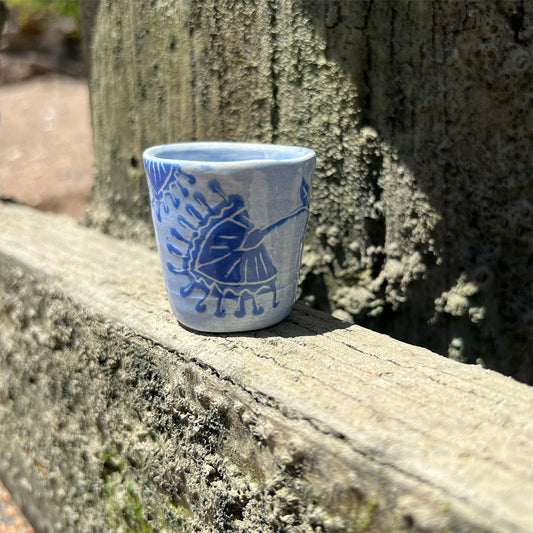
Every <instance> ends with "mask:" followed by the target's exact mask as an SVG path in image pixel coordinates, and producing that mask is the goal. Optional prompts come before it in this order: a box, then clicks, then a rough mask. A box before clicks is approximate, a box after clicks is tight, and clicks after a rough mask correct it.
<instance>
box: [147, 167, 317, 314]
mask: <svg viewBox="0 0 533 533" xmlns="http://www.w3.org/2000/svg"><path fill="white" fill-rule="evenodd" d="M146 170H147V174H148V177H149V183H150V187H151V190H152V205H153V207H154V213H155V214H156V217H157V220H158V221H159V222H161V212H162V210H163V211H164V212H165V213H167V214H168V213H169V211H170V208H169V206H168V204H167V201H168V202H171V203H172V205H173V206H174V207H176V208H178V207H180V206H181V209H180V213H181V214H180V215H178V216H177V217H176V223H175V224H174V225H172V226H171V227H170V230H169V235H168V239H167V243H166V247H167V250H168V252H169V253H170V254H171V256H172V258H173V259H172V261H168V262H167V265H166V266H167V269H168V270H169V271H170V272H171V273H173V274H175V275H178V276H186V277H187V278H188V283H187V285H186V286H184V287H182V288H181V289H180V294H181V296H182V297H185V298H188V297H193V291H194V293H195V295H194V298H195V299H197V297H198V294H199V293H203V294H202V295H201V297H200V298H199V299H198V301H197V303H196V305H195V309H196V311H198V312H200V313H201V312H204V311H206V308H207V307H206V305H205V301H206V299H207V298H208V297H209V296H212V297H215V298H216V299H217V303H216V309H215V311H214V316H216V317H223V316H225V315H226V310H225V305H224V304H225V302H226V301H227V300H236V301H237V310H236V311H235V313H234V314H235V316H236V317H237V318H242V317H244V316H245V315H246V307H247V306H246V302H247V301H250V303H251V310H252V314H254V315H260V314H262V313H263V312H264V309H263V307H261V306H260V305H258V304H257V302H256V296H258V295H261V294H267V293H272V307H273V308H275V307H277V306H278V303H279V302H278V301H277V290H276V277H277V276H276V275H277V269H276V267H275V265H274V264H273V263H272V260H271V258H270V256H269V254H268V251H267V249H266V247H265V244H264V240H265V238H266V236H267V235H268V234H269V233H270V232H271V231H272V230H273V229H275V228H277V227H279V226H281V225H282V224H285V223H286V222H287V221H289V220H291V219H292V218H295V217H297V216H298V215H300V214H302V213H307V211H308V206H309V185H308V184H307V183H306V181H305V179H304V178H302V183H301V186H300V199H301V205H300V206H299V207H298V208H297V209H295V210H294V211H292V212H291V213H289V214H287V215H286V216H284V217H282V218H280V219H279V220H277V221H276V222H274V223H273V224H270V225H268V226H265V227H262V228H258V227H256V226H255V225H254V224H253V222H252V221H251V219H250V216H249V214H248V209H247V207H246V205H245V202H244V200H243V198H242V196H240V195H237V194H230V195H227V194H226V193H225V191H224V190H223V188H222V186H221V185H220V183H219V182H218V181H217V180H211V181H209V183H208V191H206V194H208V195H209V197H210V198H211V201H208V200H207V198H206V196H205V195H204V194H203V193H202V192H201V191H200V190H198V189H199V187H198V184H197V182H196V178H195V177H194V176H193V175H191V174H189V173H187V172H184V171H183V170H182V169H181V167H180V166H179V165H177V164H176V163H172V164H169V163H166V162H164V161H161V160H158V161H149V162H148V166H147V168H146Z"/></svg>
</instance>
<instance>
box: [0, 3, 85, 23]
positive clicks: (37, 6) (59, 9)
mask: <svg viewBox="0 0 533 533" xmlns="http://www.w3.org/2000/svg"><path fill="white" fill-rule="evenodd" d="M4 3H5V4H6V6H7V7H8V9H14V8H15V9H17V10H18V11H19V13H20V16H21V17H22V18H27V17H29V16H31V15H32V14H34V13H39V12H40V13H43V12H44V13H51V14H55V15H59V16H61V17H71V18H73V19H75V20H76V21H79V20H80V6H79V2H78V0H4Z"/></svg>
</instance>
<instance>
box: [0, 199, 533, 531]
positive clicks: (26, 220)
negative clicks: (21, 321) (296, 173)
mask: <svg viewBox="0 0 533 533" xmlns="http://www.w3.org/2000/svg"><path fill="white" fill-rule="evenodd" d="M0 265H1V266H0V268H1V269H2V274H1V276H2V278H4V279H8V278H9V279H18V280H19V281H18V282H17V284H18V286H17V287H12V286H11V287H6V291H7V292H10V293H18V294H19V296H20V294H26V296H27V297H29V296H31V295H29V292H28V291H30V289H31V286H30V285H25V282H24V279H30V278H31V277H32V276H33V277H36V279H40V280H41V281H40V285H39V284H38V286H39V287H40V289H38V290H37V291H36V294H35V295H34V296H33V297H34V298H36V299H37V300H38V299H39V298H40V296H39V294H45V293H51V294H59V295H63V296H59V297H58V298H64V299H65V301H70V302H72V305H75V306H76V308H79V309H82V310H84V311H83V312H84V313H85V315H84V316H85V317H89V318H86V319H85V320H90V321H92V322H94V321H95V320H96V322H97V323H98V324H100V325H99V326H98V327H96V326H94V325H93V326H92V327H93V329H95V331H96V330H97V329H98V328H100V327H101V324H108V327H109V328H112V329H113V328H115V330H116V328H117V327H119V326H120V327H122V328H125V331H126V332H129V333H127V334H126V335H125V336H124V338H123V343H126V344H127V343H128V342H132V341H130V340H128V339H137V340H138V341H140V340H142V341H143V342H145V341H147V342H149V343H150V345H151V346H152V347H153V348H152V350H156V351H157V350H162V355H161V356H160V358H159V359H158V360H159V363H158V365H159V366H157V365H156V366H155V367H154V368H153V370H152V371H151V374H150V375H151V376H152V374H154V375H155V374H157V375H159V374H160V373H163V374H164V372H166V374H164V378H161V379H162V382H161V383H163V385H161V387H162V390H159V391H155V392H154V395H153V400H151V401H153V402H154V403H153V409H154V410H157V408H158V407H159V404H160V403H161V402H164V395H165V394H167V395H170V396H168V397H171V396H172V394H171V392H172V391H173V390H174V388H175V387H176V386H177V383H178V382H179V379H182V378H179V375H181V374H179V372H178V368H177V367H176V368H174V367H173V366H172V365H174V364H175V365H178V367H179V365H184V364H185V365H190V368H192V369H194V372H199V374H198V375H199V376H201V375H202V372H207V373H208V374H209V383H210V384H211V385H210V386H211V387H212V389H211V390H209V389H208V390H205V389H202V390H203V393H202V394H204V395H206V396H207V397H209V396H210V395H212V396H213V397H215V396H217V395H218V396H222V397H225V401H226V402H229V403H230V404H231V405H232V406H233V408H235V409H236V410H237V411H238V408H236V407H235V406H236V405H241V406H244V407H242V410H241V411H240V413H241V415H242V417H244V419H246V417H248V424H249V425H248V426H247V425H246V423H244V426H242V424H243V423H242V421H241V426H239V428H240V429H238V430H237V429H235V428H236V427H237V426H235V427H234V428H233V430H231V431H230V432H229V434H228V438H229V439H230V440H231V441H232V442H233V444H234V445H235V446H237V447H239V446H240V445H243V444H242V442H244V440H245V439H244V437H243V435H245V434H246V432H247V431H248V432H252V433H253V434H254V435H255V438H256V439H257V440H256V442H255V446H257V448H253V449H251V448H246V449H247V450H248V452H246V453H250V454H251V456H252V455H253V456H254V457H258V459H257V465H258V466H256V467H255V468H257V469H259V471H261V472H262V473H261V474H260V475H259V478H258V479H259V481H257V480H256V481H255V483H259V486H262V485H261V484H262V483H263V485H264V484H268V482H270V481H272V477H271V476H272V472H273V471H274V470H275V469H274V470H272V468H274V467H272V464H271V463H268V460H267V459H266V457H267V456H268V457H278V458H279V457H282V456H284V455H287V454H288V456H289V459H287V460H286V461H285V465H286V466H285V468H288V467H287V464H292V465H293V466H294V465H296V466H298V468H300V470H299V473H298V475H297V477H296V479H298V480H299V481H298V483H300V485H299V486H300V492H298V491H296V494H297V495H296V496H295V495H294V493H292V498H296V500H295V502H300V503H302V502H303V503H302V509H303V511H302V516H305V517H306V518H305V520H307V521H305V520H304V525H305V524H307V526H306V527H308V528H309V527H311V525H310V524H311V522H310V521H309V520H311V519H310V518H309V517H310V516H313V515H312V513H313V511H312V509H315V510H316V508H318V507H320V508H321V509H326V510H327V513H329V514H328V516H330V517H331V516H332V517H333V518H330V521H329V522H327V520H326V521H323V522H320V520H319V521H318V522H316V523H321V524H322V526H323V528H324V531H337V530H343V531H344V530H353V531H359V530H366V529H365V528H364V527H363V525H364V522H365V520H366V518H365V516H366V515H365V512H367V514H368V517H367V518H368V523H367V524H366V526H365V527H372V529H369V530H372V531H392V530H394V531H396V530H401V529H402V528H403V529H409V527H411V528H413V530H416V531H429V530H431V531H443V532H444V531H448V530H451V531H494V532H496V531H501V532H503V531H508V532H511V531H513V532H524V533H526V532H529V531H531V530H533V506H532V505H531V501H532V498H533V416H532V413H533V390H532V389H531V388H529V387H527V386H525V385H521V384H519V383H517V382H515V381H514V380H512V379H510V378H505V377H503V376H501V375H499V374H497V373H495V372H492V371H489V370H485V369H483V368H481V367H479V366H467V365H464V364H460V363H457V362H453V361H451V360H448V359H445V358H443V357H441V356H438V355H435V354H433V353H431V352H429V351H428V350H425V349H422V348H418V347H415V346H411V345H408V344H404V343H401V342H398V341H396V340H393V339H391V338H389V337H386V336H384V335H380V334H377V333H374V332H371V331H369V330H366V329H364V328H361V327H357V326H350V327H348V324H346V323H344V322H341V321H338V320H335V319H333V318H331V317H328V316H327V315H324V314H321V313H318V312H316V311H311V310H309V309H307V308H305V307H303V306H301V305H297V306H296V308H295V310H294V312H293V313H292V315H291V316H290V318H289V319H288V320H286V321H284V322H283V323H281V324H279V325H277V326H275V327H272V328H269V329H266V330H263V331H258V332H253V333H247V334H242V335H227V336H226V335H199V334H196V333H193V332H191V331H187V330H185V329H183V328H181V327H180V326H179V324H178V323H177V322H176V320H175V318H174V316H173V315H172V313H171V311H170V309H169V306H168V304H167V300H166V296H165V293H164V288H163V282H162V276H161V273H160V266H159V263H158V258H157V256H156V254H155V253H154V252H151V251H148V250H146V249H145V248H144V247H142V246H139V245H136V244H133V243H131V242H127V241H115V240H113V239H111V238H109V237H107V236H104V235H101V234H99V233H98V232H95V231H92V230H89V229H86V228H82V227H78V226H76V225H74V224H73V223H72V222H71V221H69V220H67V219H63V218H58V217H53V216H47V215H44V214H41V213H37V212H35V211H32V210H28V209H25V208H21V207H16V206H4V205H2V206H0ZM13 272H22V273H24V272H25V276H26V278H24V277H21V275H20V274H19V276H18V277H17V278H13V275H14V274H13ZM9 276H11V277H9ZM28 283H29V282H28ZM39 291H41V292H40V293H39ZM58 305H59V304H58ZM64 305H65V306H66V308H68V305H67V304H66V303H65V304H64ZM6 306H7V307H6ZM13 313H14V312H13V309H12V308H9V305H8V304H5V305H4V308H3V310H2V311H1V312H0V317H2V321H3V322H2V323H3V325H2V328H4V329H5V331H4V332H3V334H2V337H0V343H2V344H0V348H1V350H2V351H1V352H0V354H3V356H4V361H1V360H0V364H3V365H6V364H7V363H6V360H5V357H6V355H5V354H6V342H7V343H9V342H11V343H15V342H17V341H16V339H17V335H20V336H23V335H27V328H26V330H24V327H22V330H21V331H20V332H18V333H17V329H16V327H15V326H13V323H12V320H13V316H14V315H13ZM35 313H37V314H38V313H39V312H38V311H35ZM72 313H74V311H72ZM73 316H75V315H73ZM91 317H92V318H91ZM95 317H96V318H95ZM10 320H11V322H10ZM27 320H28V321H29V322H31V316H29V317H28V318H27ZM92 322H91V323H92ZM76 327H80V328H81V324H78V326H73V328H74V330H75V329H76ZM6 332H9V333H6ZM10 339H11V340H10ZM13 339H15V340H13ZM102 342H104V341H102ZM76 349H77V350H79V348H76ZM117 349H118V348H117ZM147 353H150V352H147ZM124 357H125V361H126V360H127V358H128V357H129V358H131V357H134V358H135V356H134V355H128V356H127V357H126V356H124ZM145 357H148V356H145ZM82 359H83V358H82ZM178 363H179V364H178ZM80 364H82V363H80ZM124 364H126V363H124ZM161 365H162V366H161ZM169 365H170V367H169ZM173 368H174V370H172V369H173ZM169 369H170V370H169ZM43 372H44V373H46V369H44V370H43ZM95 372H96V374H95V376H98V371H95ZM173 372H174V373H175V375H176V378H173V377H172V376H173ZM95 379H101V378H100V377H98V378H95ZM143 379H156V378H154V377H153V376H152V377H151V378H147V377H144V378H143ZM174 379H177V380H178V381H173V380H174ZM195 379H197V382H201V381H202V379H204V378H201V377H198V378H195ZM206 379H207V378H206ZM165 380H166V381H165ZM169 380H170V381H169ZM172 383H174V385H172ZM146 385H147V384H146V383H144V382H143V380H142V379H141V381H140V382H139V383H137V385H136V387H138V388H139V391H141V390H144V387H145V386H146ZM198 386H199V385H198ZM6 387H8V384H6V383H3V384H0V389H1V388H3V392H0V395H2V394H5V395H7V392H6V389H5V388H6ZM109 387H110V390H111V389H113V381H110V385H109ZM173 387H174V388H173ZM165 391H166V392H165ZM21 394H23V393H21ZM132 394H133V396H132V398H134V396H135V395H134V392H133V393H132ZM195 394H196V396H195V398H197V397H201V395H200V394H199V393H198V391H196V392H195ZM161 395H163V396H161ZM218 396H217V397H218ZM2 397H5V398H7V397H8V396H2ZM92 400H94V402H95V405H97V399H96V398H94V399H92ZM58 401H61V400H58ZM205 401H206V402H207V403H209V402H208V400H205ZM9 405H11V404H9ZM110 408H111V409H117V412H120V408H118V407H112V406H111V407H110ZM5 409H6V406H0V418H2V416H4V417H7V415H6V412H5ZM43 409H44V411H45V412H46V409H47V408H46V406H45V407H43ZM2 413H3V414H2ZM19 416H20V418H21V421H20V426H24V425H25V424H27V423H28V421H27V420H24V413H20V414H19ZM140 416H141V415H140ZM6 419H8V418H6ZM250 419H253V423H251V422H250ZM106 423H109V422H106ZM243 427H244V429H243ZM71 430H72V428H71ZM26 431H27V432H28V435H30V436H29V437H27V438H29V439H30V440H31V438H32V437H31V429H30V430H26ZM151 431H155V432H156V433H157V432H161V429H154V428H152V429H151ZM168 431H170V429H168ZM241 432H242V433H241ZM254 432H255V433H254ZM3 438H5V435H4V436H3ZM124 438H126V439H128V438H129V437H124ZM160 438H162V436H160ZM232 439H233V440H232ZM258 441H260V442H261V443H262V444H261V445H259V444H258ZM163 442H166V443H165V444H163ZM157 446H170V449H171V450H174V452H172V453H176V454H178V455H179V446H180V444H179V442H171V441H168V442H167V441H163V440H160V441H159V443H158V444H157ZM183 446H184V445H183ZM243 446H244V445H243ZM247 446H248V444H247ZM174 447H177V448H174ZM156 449H157V448H156ZM243 449H244V448H243ZM258 449H261V450H262V451H261V452H260V454H259V452H257V450H258ZM176 450H178V451H176ZM265 450H266V451H265ZM267 452H268V453H267ZM154 453H155V452H154ZM220 453H222V452H220ZM225 453H226V454H227V453H228V452H227V450H226V451H225ZM265 453H267V455H265ZM258 454H259V455H258ZM290 457H292V459H290ZM4 459H5V457H4ZM269 460H271V459H269ZM262 461H264V463H263V462H262ZM265 465H266V466H265ZM52 466H53V465H52ZM52 466H50V468H52ZM278 467H279V463H278ZM159 468H161V469H162V471H164V470H165V465H164V464H161V465H160V467H159ZM2 470H4V471H6V470H9V468H8V467H6V463H5V461H4V462H3V463H2V452H0V474H1V473H2ZM250 472H251V471H250V470H249V469H248V470H247V469H246V467H242V464H241V473H240V474H239V475H240V476H244V479H247V480H249V479H250V476H251V473H250ZM146 475H147V479H149V480H152V481H153V478H154V477H157V475H158V472H157V471H156V470H154V471H152V472H151V473H149V474H146ZM187 475H189V474H187ZM10 479H11V478H10ZM186 479H189V478H186ZM240 479H243V478H242V477H241V478H240ZM261 480H262V481H261ZM11 481H12V485H13V487H14V490H15V492H16V493H17V491H18V492H21V493H23V492H24V488H21V487H20V486H18V485H17V480H16V479H11ZM169 483H170V485H169V486H170V487H172V486H173V485H172V484H173V483H176V480H174V481H172V480H170V481H169ZM167 488H168V487H167ZM168 490H170V489H168ZM173 490H175V487H174V489H173ZM182 490H183V487H182ZM206 490H207V489H206ZM210 490H214V489H210ZM350 494H351V496H350ZM69 498H71V500H70V504H72V502H73V501H76V498H75V497H74V496H73V495H69V496H68V497H67V498H66V501H67V500H69ZM350 498H351V499H350ZM191 501H192V503H191V508H192V511H193V513H194V512H200V510H201V508H202V507H201V505H200V504H199V503H198V501H196V502H195V501H194V498H192V497H191ZM354 501H356V502H359V504H360V505H359V507H357V512H355V511H354V510H353V509H354V508H353V502H354ZM312 502H314V503H312ZM328 502H329V503H328ZM350 502H351V503H350ZM361 502H366V503H364V505H363V504H362V503H361ZM293 503H294V502H293ZM195 505H196V507H195ZM294 505H296V503H294ZM350 505H352V507H350ZM313 506H314V507H313ZM361 506H362V507H361ZM243 508H244V507H243ZM247 509H248V508H247ZM347 509H351V511H347ZM287 512H288V511H287ZM324 512H325V511H324ZM350 513H352V515H351V516H352V522H351V523H349V520H348V518H347V516H350ZM353 513H355V515H354V514H353ZM247 516H248V515H245V516H244V518H245V519H246V517H247ZM254 516H255V515H254ZM248 518H249V519H250V520H251V518H250V517H248ZM317 520H318V519H317ZM206 523H207V522H206ZM206 523H204V526H205V527H206V528H207V525H205V524H206ZM243 523H244V524H245V523H246V522H243ZM328 524H329V525H328ZM335 524H336V525H335ZM339 524H340V525H339ZM304 525H301V524H300V526H298V525H297V524H296V525H294V529H292V530H294V531H311V529H305V527H304ZM211 526H212V524H211ZM211 526H209V527H211ZM228 527H229V526H228ZM231 527H235V528H236V529H235V530H239V529H238V527H239V523H238V522H232V526H231ZM256 527H258V526H257V525H256ZM336 527H337V529H335V528H336ZM350 527H351V528H352V529H350ZM299 528H300V529H299ZM338 528H340V529H338ZM342 528H345V529H342ZM207 530H209V529H208V528H207V529H206V531H207ZM228 530H230V529H228ZM257 530H264V531H270V530H271V529H269V527H267V526H266V525H265V526H264V529H257Z"/></svg>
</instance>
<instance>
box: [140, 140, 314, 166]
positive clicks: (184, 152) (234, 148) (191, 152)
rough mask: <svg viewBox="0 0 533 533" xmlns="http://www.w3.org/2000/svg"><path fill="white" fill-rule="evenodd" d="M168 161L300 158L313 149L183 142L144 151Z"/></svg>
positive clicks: (287, 160) (232, 161) (214, 161)
mask: <svg viewBox="0 0 533 533" xmlns="http://www.w3.org/2000/svg"><path fill="white" fill-rule="evenodd" d="M145 155H147V156H149V157H151V158H155V159H164V160H167V161H177V162H179V161H188V162H196V163H236V162H248V161H282V162H290V161H300V160H302V159H303V160H305V159H308V158H311V157H313V156H314V152H313V151H312V150H310V149H309V148H304V147H301V146H286V145H274V144H253V143H225V142H219V143H217V142H213V143H180V144H169V145H161V146H155V147H152V148H150V149H148V150H147V153H146V154H145Z"/></svg>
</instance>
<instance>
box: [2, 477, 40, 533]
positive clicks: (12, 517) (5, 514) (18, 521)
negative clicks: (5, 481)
mask: <svg viewBox="0 0 533 533" xmlns="http://www.w3.org/2000/svg"><path fill="white" fill-rule="evenodd" d="M0 533H33V528H32V527H31V526H30V524H29V523H28V522H27V520H26V519H25V518H24V516H22V513H21V512H20V509H19V508H18V507H17V506H16V505H15V503H14V502H13V500H12V498H11V495H10V494H9V492H7V490H6V488H5V487H4V486H3V485H2V483H0Z"/></svg>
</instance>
